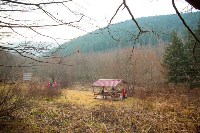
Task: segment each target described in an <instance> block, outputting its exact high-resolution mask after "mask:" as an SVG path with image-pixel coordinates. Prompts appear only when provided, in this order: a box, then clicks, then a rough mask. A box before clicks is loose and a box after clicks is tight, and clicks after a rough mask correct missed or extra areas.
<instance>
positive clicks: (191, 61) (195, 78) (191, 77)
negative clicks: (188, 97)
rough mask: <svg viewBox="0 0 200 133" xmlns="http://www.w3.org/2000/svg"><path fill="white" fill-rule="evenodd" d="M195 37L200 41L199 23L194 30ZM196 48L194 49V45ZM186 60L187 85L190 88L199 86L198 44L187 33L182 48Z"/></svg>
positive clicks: (199, 46) (199, 61)
mask: <svg viewBox="0 0 200 133" xmlns="http://www.w3.org/2000/svg"><path fill="white" fill-rule="evenodd" d="M195 35H196V36H197V38H199V39H200V22H199V25H198V28H197V30H195ZM195 44H196V47H195V48H194V45H195ZM184 50H185V53H186V55H187V58H186V66H187V69H186V74H187V75H188V84H189V86H190V88H194V87H199V86H200V43H198V42H197V41H196V39H195V38H194V37H193V36H192V35H191V34H190V33H188V36H187V42H186V44H185V46H184Z"/></svg>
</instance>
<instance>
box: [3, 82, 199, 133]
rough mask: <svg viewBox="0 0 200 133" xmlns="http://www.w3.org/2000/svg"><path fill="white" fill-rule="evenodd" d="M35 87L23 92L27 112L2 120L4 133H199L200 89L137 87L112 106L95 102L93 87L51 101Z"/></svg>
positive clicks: (64, 92)
mask: <svg viewBox="0 0 200 133" xmlns="http://www.w3.org/2000/svg"><path fill="white" fill-rule="evenodd" d="M29 87H30V88H31V89H33V88H34V87H35V90H37V91H36V92H37V93H35V92H34V93H33V91H30V90H28V89H30V88H29ZM34 87H33V85H30V86H26V87H24V88H22V89H24V90H27V92H28V93H27V94H26V95H24V97H27V101H29V102H28V105H29V106H27V107H26V108H24V109H22V110H17V111H15V112H13V117H12V118H9V119H6V120H5V119H0V120H1V122H0V125H1V128H0V131H1V132H25V133H26V132H52V133H54V132H61V133H66V132H67V133H76V132H77V133H80V132H88V133H110V132H115V133H132V132H139V133H140V132H142V133H143V132H144V133H147V132H151V133H153V132H163V133H175V132H176V133H182V132H186V133H195V132H198V131H200V130H199V128H200V104H199V103H200V90H199V89H193V90H191V91H189V92H188V90H187V89H184V88H183V87H178V86H173V88H172V87H169V86H166V87H165V88H148V89H146V88H145V87H135V89H134V94H133V97H128V98H127V99H125V100H124V101H121V100H119V101H113V100H101V99H94V95H93V92H92V91H90V90H91V86H85V89H84V90H81V89H82V86H80V85H74V86H72V87H69V88H64V89H58V90H56V91H54V92H51V93H54V94H56V95H52V94H51V93H49V92H48V94H51V95H45V93H44V92H45V91H44V90H43V91H39V90H42V88H41V87H40V86H38V85H37V86H34ZM77 88H79V90H77ZM43 89H44V88H43ZM75 89H76V90H75ZM24 90H23V92H24ZM55 92H56V93H55ZM58 92H59V93H58ZM30 93H31V95H30ZM40 93H41V94H40ZM28 94H29V95H28ZM39 94H40V95H39Z"/></svg>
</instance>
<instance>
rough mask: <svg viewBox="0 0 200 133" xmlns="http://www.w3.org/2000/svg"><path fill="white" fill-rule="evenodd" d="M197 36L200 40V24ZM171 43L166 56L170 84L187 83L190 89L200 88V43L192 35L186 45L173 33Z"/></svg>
mask: <svg viewBox="0 0 200 133" xmlns="http://www.w3.org/2000/svg"><path fill="white" fill-rule="evenodd" d="M195 35H196V36H197V38H199V39H200V22H199V25H198V29H197V30H195ZM171 41H172V44H170V45H168V46H167V47H166V49H165V55H164V62H165V63H166V64H167V65H168V77H169V82H171V83H187V84H188V85H189V88H190V89H192V88H194V87H200V43H198V42H197V41H196V39H195V38H194V37H193V36H192V35H191V34H190V33H188V35H187V37H186V43H185V44H183V42H182V41H181V39H180V38H179V37H178V35H177V33H175V32H173V33H172V37H171ZM195 45H196V47H195V48H194V46H195Z"/></svg>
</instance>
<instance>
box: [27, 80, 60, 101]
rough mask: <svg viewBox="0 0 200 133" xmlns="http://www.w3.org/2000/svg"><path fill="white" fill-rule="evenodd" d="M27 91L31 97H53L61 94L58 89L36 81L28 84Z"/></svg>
mask: <svg viewBox="0 0 200 133" xmlns="http://www.w3.org/2000/svg"><path fill="white" fill-rule="evenodd" d="M28 92H29V95H30V96H31V97H33V98H53V97H56V96H60V95H61V90H60V89H58V88H53V87H48V86H45V85H42V84H37V83H31V84H30V85H29V86H28Z"/></svg>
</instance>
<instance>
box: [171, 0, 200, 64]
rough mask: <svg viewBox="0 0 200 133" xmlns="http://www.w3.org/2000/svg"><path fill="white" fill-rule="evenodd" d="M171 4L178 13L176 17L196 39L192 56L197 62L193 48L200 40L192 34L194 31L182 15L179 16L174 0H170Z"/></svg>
mask: <svg viewBox="0 0 200 133" xmlns="http://www.w3.org/2000/svg"><path fill="white" fill-rule="evenodd" d="M172 5H173V7H174V9H175V11H176V14H177V15H178V17H179V18H180V20H181V21H182V23H183V25H184V26H185V27H186V28H187V29H188V31H189V32H190V33H191V34H192V36H193V37H194V38H195V40H196V42H195V44H194V46H193V56H194V59H195V62H196V63H197V59H196V56H195V49H196V45H197V42H198V43H199V44H200V41H199V39H198V37H197V36H196V35H195V34H194V32H193V31H192V30H191V29H190V27H189V26H188V25H187V24H186V22H185V20H184V19H183V17H182V16H181V14H180V12H179V11H178V9H177V7H176V5H175V2H174V0H172Z"/></svg>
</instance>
